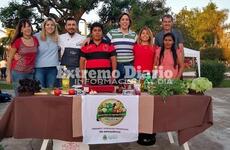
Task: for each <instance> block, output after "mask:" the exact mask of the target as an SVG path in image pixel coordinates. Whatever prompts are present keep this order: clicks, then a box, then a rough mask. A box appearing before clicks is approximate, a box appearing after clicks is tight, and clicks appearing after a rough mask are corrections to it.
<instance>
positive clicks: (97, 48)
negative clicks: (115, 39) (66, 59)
mask: <svg viewBox="0 0 230 150" xmlns="http://www.w3.org/2000/svg"><path fill="white" fill-rule="evenodd" d="M112 56H116V52H115V50H114V46H113V45H111V44H110V43H107V41H104V40H102V41H101V43H100V44H99V45H96V44H95V43H94V42H93V41H90V43H89V45H85V46H84V47H82V48H81V57H83V58H85V59H86V60H87V61H86V69H102V68H103V69H110V68H111V60H110V59H111V57H112Z"/></svg>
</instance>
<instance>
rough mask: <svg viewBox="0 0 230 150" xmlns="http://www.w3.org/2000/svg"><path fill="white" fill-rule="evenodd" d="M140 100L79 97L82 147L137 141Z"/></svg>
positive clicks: (135, 98)
mask: <svg viewBox="0 0 230 150" xmlns="http://www.w3.org/2000/svg"><path fill="white" fill-rule="evenodd" d="M138 104H139V96H123V95H116V96H115V95H114V96H111V95H85V96H82V132H83V143H86V144H103V143H123V142H133V141H137V139H138V109H139V107H138Z"/></svg>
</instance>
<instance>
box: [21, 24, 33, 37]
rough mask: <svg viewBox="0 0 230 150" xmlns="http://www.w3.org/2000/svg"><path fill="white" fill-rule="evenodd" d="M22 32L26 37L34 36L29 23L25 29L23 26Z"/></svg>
mask: <svg viewBox="0 0 230 150" xmlns="http://www.w3.org/2000/svg"><path fill="white" fill-rule="evenodd" d="M21 32H22V34H23V35H24V36H31V35H32V27H31V26H30V25H29V24H28V23H26V24H25V27H24V26H22V28H21Z"/></svg>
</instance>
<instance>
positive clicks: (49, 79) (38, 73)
mask: <svg viewBox="0 0 230 150" xmlns="http://www.w3.org/2000/svg"><path fill="white" fill-rule="evenodd" d="M56 78H57V68H56V66H55V67H43V68H35V79H36V80H39V81H40V83H41V86H42V87H43V88H53V87H54V84H55V81H56Z"/></svg>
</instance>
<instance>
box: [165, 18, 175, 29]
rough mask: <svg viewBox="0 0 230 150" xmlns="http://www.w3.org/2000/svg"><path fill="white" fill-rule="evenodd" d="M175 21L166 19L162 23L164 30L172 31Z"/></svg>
mask: <svg viewBox="0 0 230 150" xmlns="http://www.w3.org/2000/svg"><path fill="white" fill-rule="evenodd" d="M172 25H173V21H172V19H171V18H168V17H164V18H163V21H162V26H163V30H171V29H172Z"/></svg>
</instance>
